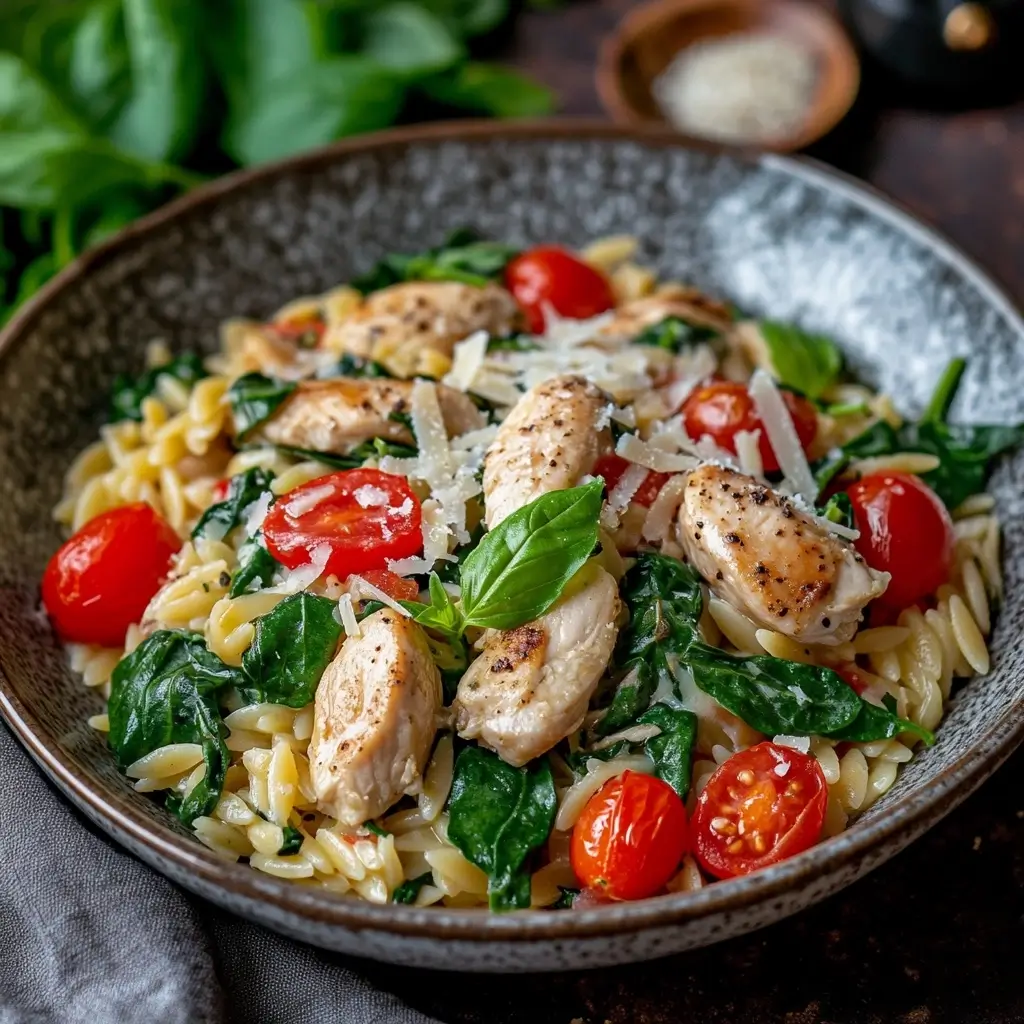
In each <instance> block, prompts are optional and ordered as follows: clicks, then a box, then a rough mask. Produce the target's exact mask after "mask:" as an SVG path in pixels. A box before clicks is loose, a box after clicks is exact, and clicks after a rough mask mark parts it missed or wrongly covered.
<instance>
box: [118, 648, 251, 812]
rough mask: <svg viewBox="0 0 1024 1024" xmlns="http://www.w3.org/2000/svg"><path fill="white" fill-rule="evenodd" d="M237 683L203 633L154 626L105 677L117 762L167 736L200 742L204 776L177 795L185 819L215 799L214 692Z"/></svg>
mask: <svg viewBox="0 0 1024 1024" xmlns="http://www.w3.org/2000/svg"><path fill="white" fill-rule="evenodd" d="M240 682H241V673H240V672H239V670H238V669H235V668H231V667H230V666H228V665H225V664H224V662H223V661H221V660H220V658H218V657H217V656H216V655H215V654H213V653H211V652H210V651H209V650H207V648H206V644H205V643H204V642H203V638H202V637H201V636H198V635H195V634H191V633H183V632H179V631H176V630H165V629H164V630H158V631H157V632H155V633H153V634H152V635H151V636H148V637H147V638H146V639H145V640H143V641H142V643H141V644H139V646H138V647H137V648H136V649H135V650H134V651H133V652H132V653H131V654H129V655H127V656H126V657H125V658H123V659H122V660H121V661H120V662H119V663H118V665H117V667H116V668H115V669H114V673H113V675H112V676H111V681H110V701H109V703H108V707H107V710H108V712H109V716H110V732H109V735H108V738H109V741H110V746H111V749H112V750H113V751H114V753H115V755H116V756H117V762H118V764H119V765H120V766H121V767H122V768H127V767H128V765H130V764H131V763H132V762H134V761H137V760H138V759H139V758H140V757H144V756H145V755H146V754H150V753H152V752H153V751H154V750H156V749H158V748H159V747H163V746H166V745H167V744H169V743H198V744H200V745H201V746H202V748H203V761H204V763H205V764H206V775H205V777H204V778H203V779H202V781H201V782H199V784H198V785H197V786H195V788H194V789H193V790H192V792H191V793H190V794H189V795H188V796H187V797H186V798H185V799H184V801H182V803H181V805H180V808H179V809H178V814H179V817H180V818H181V820H182V821H183V822H185V824H187V825H190V824H191V823H192V821H193V820H194V819H195V818H197V817H199V816H200V815H202V814H209V813H210V812H211V811H212V810H213V808H214V807H215V806H216V803H217V800H218V799H219V797H220V792H221V789H222V787H223V785H224V776H225V774H226V772H227V768H228V764H229V762H230V755H229V753H228V748H227V746H226V745H225V743H224V737H225V736H226V735H227V727H226V726H225V725H224V723H223V721H222V720H221V715H220V710H219V708H218V706H217V694H218V693H219V692H220V691H221V690H223V689H225V688H227V687H230V686H237V685H238V684H239V683H240Z"/></svg>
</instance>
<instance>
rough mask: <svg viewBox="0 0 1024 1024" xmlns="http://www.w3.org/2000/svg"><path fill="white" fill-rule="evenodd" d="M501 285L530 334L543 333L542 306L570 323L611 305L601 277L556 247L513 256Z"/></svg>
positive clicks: (607, 287) (605, 281) (541, 247)
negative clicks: (520, 310) (509, 295)
mask: <svg viewBox="0 0 1024 1024" xmlns="http://www.w3.org/2000/svg"><path fill="white" fill-rule="evenodd" d="M505 286H506V287H507V288H508V290H509V291H510V292H511V293H512V295H513V297H514V298H515V300H516V302H517V303H519V307H520V309H522V311H523V312H524V313H525V314H526V319H527V322H528V324H529V326H530V330H531V331H532V332H533V333H534V334H542V333H543V331H544V306H545V305H548V306H550V307H551V308H552V309H553V310H554V311H555V312H556V313H557V314H558V315H559V316H563V317H570V318H571V319H573V320H585V319H587V317H591V316H597V315H598V313H604V312H605V311H606V310H609V309H611V308H612V307H613V306H614V305H615V296H614V294H613V293H612V289H611V285H610V284H609V283H608V279H607V278H606V277H605V276H604V274H602V273H601V272H600V271H598V270H595V269H594V268H593V267H592V266H590V265H589V264H587V263H584V262H583V261H582V260H581V259H579V258H578V257H577V256H574V255H573V254H572V253H571V252H569V251H568V249H563V248H561V247H560V246H557V245H539V246H537V247H536V248H535V249H529V250H527V251H526V252H524V253H522V254H521V255H519V256H517V257H516V258H515V259H514V260H512V262H511V263H509V265H508V266H507V267H506V268H505Z"/></svg>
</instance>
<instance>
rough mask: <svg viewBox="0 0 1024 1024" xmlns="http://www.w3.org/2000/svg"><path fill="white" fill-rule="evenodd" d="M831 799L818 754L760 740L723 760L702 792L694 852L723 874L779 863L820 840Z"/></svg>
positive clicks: (694, 829) (714, 872)
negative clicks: (829, 799) (817, 757)
mask: <svg viewBox="0 0 1024 1024" xmlns="http://www.w3.org/2000/svg"><path fill="white" fill-rule="evenodd" d="M827 802H828V787H827V785H826V784H825V776H824V774H823V773H822V770H821V766H820V765H819V764H818V761H817V759H816V758H814V757H812V756H811V755H810V754H801V753H800V751H799V750H793V749H791V748H790V747H780V746H777V745H776V744H774V743H771V742H765V743H758V744H757V746H754V747H750V748H749V749H747V750H744V751H742V752H740V753H739V754H735V755H733V756H732V757H730V758H729V760H728V761H726V762H725V763H724V764H723V765H721V767H719V769H718V771H716V772H715V774H714V775H712V776H711V778H710V779H709V780H708V784H707V785H706V786H705V787H704V790H703V792H701V794H700V796H699V797H698V798H697V809H696V810H695V811H694V812H693V821H692V823H691V826H690V831H691V834H692V836H693V852H694V855H695V856H696V858H697V860H698V861H699V862H700V865H701V867H703V868H704V869H705V870H706V871H708V872H709V873H710V874H712V875H714V876H715V877H716V878H732V877H733V876H735V875H748V874H750V872H751V871H757V870H758V869H759V868H763V867H767V866H768V865H769V864H777V863H778V862H779V861H780V860H785V859H786V858H787V857H792V856H793V855H794V854H797V853H801V852H802V851H804V850H806V849H807V848H808V847H811V846H813V845H814V844H815V843H816V842H817V841H818V839H819V837H820V836H821V826H822V825H823V823H824V821H825V805H826V803H827Z"/></svg>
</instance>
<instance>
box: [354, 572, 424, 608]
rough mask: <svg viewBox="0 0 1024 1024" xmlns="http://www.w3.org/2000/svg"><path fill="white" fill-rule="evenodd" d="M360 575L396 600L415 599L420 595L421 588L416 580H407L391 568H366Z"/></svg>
mask: <svg viewBox="0 0 1024 1024" xmlns="http://www.w3.org/2000/svg"><path fill="white" fill-rule="evenodd" d="M360 575H361V576H362V578H363V579H364V580H366V582H367V583H369V584H370V585H371V586H373V587H376V588H377V589H378V590H383V591H384V593H385V594H387V595H388V597H391V598H394V600H396V601H415V600H416V598H417V597H419V596H420V588H419V586H418V585H417V583H416V581H415V580H407V579H406V578H405V577H404V576H399V575H398V574H397V573H394V572H392V571H391V570H390V569H366V570H364V571H363V572H362V573H360Z"/></svg>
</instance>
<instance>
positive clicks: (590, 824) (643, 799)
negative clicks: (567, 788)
mask: <svg viewBox="0 0 1024 1024" xmlns="http://www.w3.org/2000/svg"><path fill="white" fill-rule="evenodd" d="M687 846H688V840H687V832H686V808H685V807H684V806H683V802H682V800H680V799H679V797H678V796H677V795H676V791H675V790H674V789H673V788H672V787H671V786H670V785H668V783H666V782H662V781H661V779H656V778H654V777H653V776H651V775H640V774H639V773H637V772H628V771H627V772H623V774H622V775H620V776H618V777H617V778H614V779H612V780H611V781H610V782H606V783H605V784H604V786H602V787H601V789H599V790H598V791H597V792H596V793H595V794H594V795H593V796H592V797H591V798H590V800H589V802H588V803H587V805H586V807H584V808H583V813H582V814H581V815H580V816H579V820H578V821H577V822H576V825H575V826H574V828H573V830H572V841H571V845H570V850H569V854H570V858H571V860H572V869H573V871H575V872H576V877H577V878H579V880H580V881H581V882H582V883H583V884H584V885H586V886H588V887H589V888H591V889H594V890H596V891H597V892H599V893H602V894H603V895H604V896H605V897H606V898H608V899H613V900H641V899H643V898H644V897H646V896H653V895H654V894H655V893H656V892H658V890H659V889H662V888H664V886H665V883H666V882H667V881H668V880H669V879H670V878H671V877H672V875H673V874H675V871H676V868H677V867H678V866H679V862H680V861H681V860H682V859H683V854H685V853H686V850H687Z"/></svg>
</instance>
